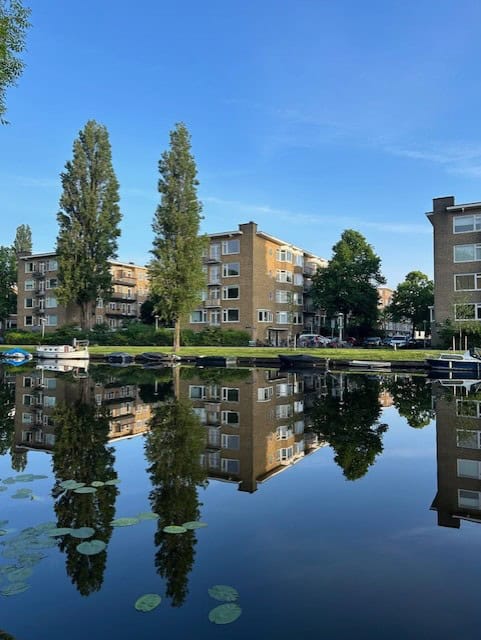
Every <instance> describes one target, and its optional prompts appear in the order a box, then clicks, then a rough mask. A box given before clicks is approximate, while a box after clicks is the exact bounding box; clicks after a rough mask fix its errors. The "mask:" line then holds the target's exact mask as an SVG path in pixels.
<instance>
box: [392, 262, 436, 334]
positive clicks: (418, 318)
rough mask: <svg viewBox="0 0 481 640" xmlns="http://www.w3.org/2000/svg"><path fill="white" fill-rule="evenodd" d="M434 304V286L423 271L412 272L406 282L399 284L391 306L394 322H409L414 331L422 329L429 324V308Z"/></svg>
mask: <svg viewBox="0 0 481 640" xmlns="http://www.w3.org/2000/svg"><path fill="white" fill-rule="evenodd" d="M433 304H434V284H433V281H432V280H429V278H428V277H427V275H425V274H424V273H421V271H410V272H409V273H408V274H407V276H406V279H405V280H404V282H401V283H400V284H398V286H397V289H396V291H394V293H393V296H392V302H391V304H390V305H389V313H390V314H391V316H392V318H393V320H395V321H397V322H399V321H400V320H408V321H409V322H411V323H412V331H413V336H414V331H415V330H416V329H421V328H423V326H424V323H428V322H429V320H430V317H429V307H430V306H432V305H433Z"/></svg>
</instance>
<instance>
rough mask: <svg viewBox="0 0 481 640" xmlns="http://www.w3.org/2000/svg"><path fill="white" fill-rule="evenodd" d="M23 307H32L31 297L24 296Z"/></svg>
mask: <svg viewBox="0 0 481 640" xmlns="http://www.w3.org/2000/svg"><path fill="white" fill-rule="evenodd" d="M25 309H33V298H25Z"/></svg>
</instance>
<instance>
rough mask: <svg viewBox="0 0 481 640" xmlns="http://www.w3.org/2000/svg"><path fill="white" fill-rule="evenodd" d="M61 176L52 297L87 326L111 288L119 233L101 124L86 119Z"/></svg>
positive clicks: (114, 191) (111, 171)
mask: <svg viewBox="0 0 481 640" xmlns="http://www.w3.org/2000/svg"><path fill="white" fill-rule="evenodd" d="M61 179H62V186H63V193H62V196H61V198H60V211H59V213H58V214H57V220H58V223H59V233H58V236H57V253H58V264H59V287H58V289H57V297H58V299H59V301H60V302H61V303H62V304H68V303H75V304H77V305H79V307H80V312H81V318H80V324H81V326H82V328H83V329H90V328H91V325H92V316H93V315H95V308H94V306H95V303H96V300H97V299H98V298H108V297H109V295H110V293H111V290H112V275H111V273H110V265H109V260H112V259H114V258H115V257H116V255H117V253H116V252H117V238H118V237H119V236H120V229H119V223H120V219H121V213H120V208H119V204H118V203H119V183H118V181H117V178H116V177H115V173H114V169H113V166H112V153H111V148H110V142H109V135H108V132H107V129H106V127H104V126H103V125H100V124H98V123H97V122H95V121H94V120H89V121H88V122H87V124H86V125H85V127H84V129H83V130H82V131H80V132H79V137H78V138H77V139H76V140H75V141H74V144H73V159H72V161H68V162H67V163H66V165H65V171H64V172H63V173H62V174H61Z"/></svg>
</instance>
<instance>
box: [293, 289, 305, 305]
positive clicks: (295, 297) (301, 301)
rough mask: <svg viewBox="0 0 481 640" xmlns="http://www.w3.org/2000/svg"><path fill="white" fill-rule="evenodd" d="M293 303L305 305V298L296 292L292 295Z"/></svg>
mask: <svg viewBox="0 0 481 640" xmlns="http://www.w3.org/2000/svg"><path fill="white" fill-rule="evenodd" d="M292 302H293V303H294V304H299V305H301V304H304V298H303V295H302V293H298V292H297V291H294V293H293V294H292Z"/></svg>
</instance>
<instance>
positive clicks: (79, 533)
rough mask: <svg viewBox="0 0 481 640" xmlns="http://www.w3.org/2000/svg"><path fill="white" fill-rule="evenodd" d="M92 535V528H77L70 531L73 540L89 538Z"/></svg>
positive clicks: (93, 530)
mask: <svg viewBox="0 0 481 640" xmlns="http://www.w3.org/2000/svg"><path fill="white" fill-rule="evenodd" d="M94 533H95V529H92V527H79V528H78V529H72V531H71V532H70V535H71V536H73V537H74V538H90V537H92V536H93V535H94Z"/></svg>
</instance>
